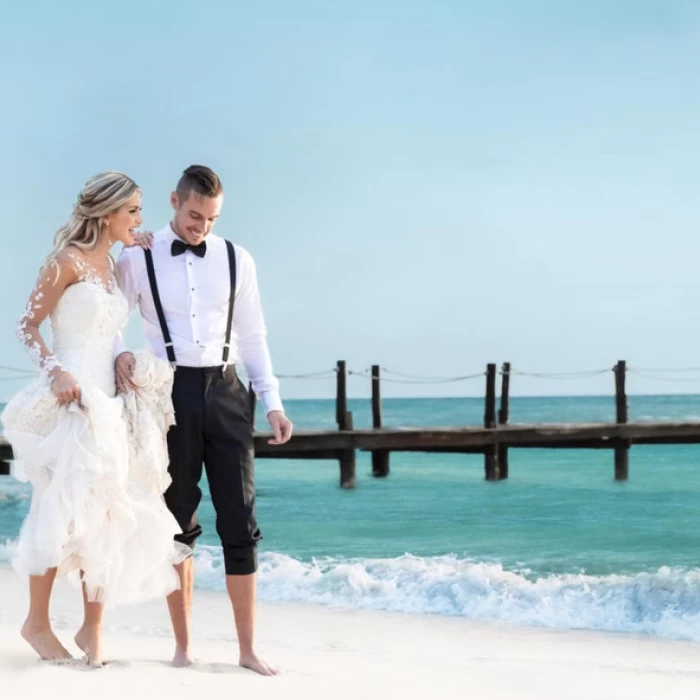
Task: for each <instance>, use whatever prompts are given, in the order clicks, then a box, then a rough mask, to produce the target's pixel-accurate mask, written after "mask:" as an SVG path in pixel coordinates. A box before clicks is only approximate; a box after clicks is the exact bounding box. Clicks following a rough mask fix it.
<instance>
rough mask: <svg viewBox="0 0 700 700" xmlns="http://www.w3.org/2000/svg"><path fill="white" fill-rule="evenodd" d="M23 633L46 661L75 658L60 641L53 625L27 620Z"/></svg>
mask: <svg viewBox="0 0 700 700" xmlns="http://www.w3.org/2000/svg"><path fill="white" fill-rule="evenodd" d="M21 634H22V637H23V638H24V640H25V641H26V642H27V643H28V644H29V646H31V648H32V649H34V651H35V652H36V653H37V654H39V656H40V657H41V658H42V659H43V660H44V661H56V660H60V659H71V658H73V657H72V656H71V655H70V652H69V651H68V649H66V648H65V647H64V646H63V644H61V642H59V641H58V638H57V637H56V635H55V634H54V633H53V630H52V629H51V627H48V626H45V625H44V626H40V625H34V624H32V623H31V622H30V621H29V620H27V621H26V622H25V623H24V625H22V630H21Z"/></svg>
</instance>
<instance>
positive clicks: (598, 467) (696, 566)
mask: <svg viewBox="0 0 700 700" xmlns="http://www.w3.org/2000/svg"><path fill="white" fill-rule="evenodd" d="M350 409H351V410H352V411H353V414H354V419H355V425H356V426H358V427H362V426H368V425H369V421H370V415H369V402H368V401H364V400H363V401H359V400H358V401H354V402H351V405H350ZM287 410H288V412H289V413H290V415H291V416H292V418H293V420H294V421H295V423H296V425H297V427H298V428H322V427H328V428H333V427H334V404H333V402H332V401H326V400H318V401H312V400H308V401H289V402H287ZM384 415H385V422H386V424H387V425H395V426H420V425H444V426H447V425H461V424H478V423H479V422H480V421H481V420H482V416H483V400H481V399H458V398H454V399H394V400H391V399H388V400H385V402H384ZM630 419H631V420H677V419H681V420H700V396H655V397H630ZM511 420H512V422H523V423H527V422H565V421H571V422H579V421H598V420H610V421H611V420H614V402H613V400H612V399H611V398H610V397H605V398H595V397H586V398H514V399H512V401H511ZM357 467H358V479H357V488H356V489H354V490H352V491H344V490H341V489H340V488H339V486H338V482H339V473H338V465H337V462H332V461H328V462H326V461H319V462H316V461H313V462H312V461H309V462H305V461H296V460H295V461H291V460H259V461H258V463H257V484H258V517H259V522H260V525H261V529H262V531H263V536H264V540H263V542H262V543H261V548H260V551H261V555H260V563H261V568H260V597H261V598H262V599H265V600H275V601H294V602H309V603H317V604H330V605H342V606H349V607H361V608H374V609H382V610H396V611H403V612H408V613H434V614H444V615H453V616H462V617H466V618H472V619H482V620H499V621H506V622H513V623H516V624H527V625H537V626H544V627H553V628H586V629H601V630H614V631H626V632H639V633H646V634H653V635H660V636H665V637H674V638H687V639H696V640H700V446H659V447H657V446H653V447H649V446H640V447H633V448H632V450H631V455H630V480H629V481H628V482H626V483H616V482H614V480H613V455H612V451H610V450H588V451H586V450H556V451H555V450H512V451H511V455H510V479H509V480H508V481H504V482H499V483H488V482H485V481H484V478H483V458H482V457H480V456H471V455H430V454H426V455H423V454H404V455H402V454H393V455H392V456H391V474H390V476H389V477H388V478H387V479H375V478H373V477H372V476H371V468H370V463H369V457H368V456H367V455H363V454H361V453H360V454H358V465H357ZM28 504H29V489H28V488H27V487H26V486H25V485H24V484H20V483H18V482H16V481H14V480H13V479H11V478H10V477H0V561H5V562H7V561H9V559H10V558H11V555H12V550H13V540H14V539H15V538H16V536H17V533H18V530H19V526H20V523H21V521H22V518H23V517H24V515H25V513H26V512H27V508H28ZM201 520H202V522H203V526H204V530H205V534H204V536H203V537H202V539H201V543H202V546H201V547H198V551H197V555H196V556H197V570H198V579H197V585H198V586H199V587H202V588H211V589H217V590H223V586H224V583H223V572H222V568H221V556H220V553H219V550H218V547H217V546H216V545H217V540H216V533H215V530H214V523H213V512H212V508H211V502H210V500H209V497H208V495H207V494H206V489H205V498H204V502H203V504H202V507H201Z"/></svg>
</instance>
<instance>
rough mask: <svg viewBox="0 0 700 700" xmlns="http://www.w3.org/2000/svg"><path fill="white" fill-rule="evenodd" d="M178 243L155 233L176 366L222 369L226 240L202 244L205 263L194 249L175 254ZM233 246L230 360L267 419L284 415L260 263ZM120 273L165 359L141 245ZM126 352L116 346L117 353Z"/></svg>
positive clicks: (125, 255)
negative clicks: (240, 371) (265, 314)
mask: <svg viewBox="0 0 700 700" xmlns="http://www.w3.org/2000/svg"><path fill="white" fill-rule="evenodd" d="M175 240H180V239H179V237H178V236H177V235H176V234H175V232H174V231H173V230H172V228H171V227H170V226H167V227H166V228H164V229H163V230H161V231H159V232H158V233H156V234H155V236H154V241H153V266H154V268H155V273H156V281H157V283H158V292H159V294H160V299H161V303H162V305H163V310H164V313H165V319H166V322H167V325H168V330H169V331H170V336H171V339H172V342H173V350H174V351H175V358H176V360H177V364H178V365H183V366H188V367H211V366H217V365H221V364H223V359H222V358H223V348H224V340H225V336H226V320H227V317H228V305H229V297H230V290H231V284H230V279H231V277H230V273H229V265H228V252H227V250H226V242H225V240H224V239H223V238H220V237H219V236H214V235H213V234H209V235H208V236H207V237H206V239H205V240H206V244H207V250H206V254H205V255H204V257H201V258H200V257H198V256H197V255H196V254H195V253H193V252H192V251H190V250H186V251H185V252H184V253H182V254H181V255H177V256H173V255H172V253H171V246H172V244H173V241H175ZM234 248H235V252H236V295H235V301H234V307H233V332H232V338H231V349H230V352H229V359H228V362H229V364H235V363H240V362H242V363H243V366H244V367H245V370H246V373H247V374H248V377H249V379H250V381H251V383H252V385H253V390H254V391H255V393H256V394H257V395H258V396H259V397H260V401H261V402H262V404H263V407H264V409H265V413H266V414H267V413H269V412H270V411H275V410H278V411H281V410H283V407H282V401H281V399H280V393H279V382H278V381H277V379H276V377H275V375H274V374H273V371H272V362H271V360H270V352H269V349H268V346H267V337H266V336H267V331H266V328H265V321H264V318H263V312H262V305H261V303H260V294H259V292H258V281H257V274H256V270H255V262H254V261H253V258H252V257H251V255H250V253H248V251H247V250H245V249H244V248H241V247H240V246H234ZM117 274H118V279H119V286H120V287H121V290H122V292H123V293H124V296H126V298H127V300H128V302H129V310H130V311H131V310H133V309H134V307H135V306H136V305H137V304H138V306H139V308H140V311H141V318H142V320H143V324H144V328H145V331H146V335H147V337H148V341H149V343H150V346H151V349H152V351H153V352H154V353H155V354H156V355H157V356H158V357H160V358H162V359H165V360H167V358H168V356H167V353H166V350H165V341H164V340H163V334H162V332H161V329H160V324H159V322H158V315H157V313H156V308H155V304H154V303H153V296H152V295H151V289H150V286H149V283H148V272H147V270H146V259H145V255H144V252H143V250H142V249H141V248H139V247H138V246H136V247H133V248H125V249H124V250H123V252H122V254H121V256H120V257H119V261H118V263H117ZM122 349H123V348H122V347H121V345H120V344H119V345H118V350H119V351H121V350H122Z"/></svg>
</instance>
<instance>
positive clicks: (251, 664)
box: [238, 652, 280, 676]
mask: <svg viewBox="0 0 700 700" xmlns="http://www.w3.org/2000/svg"><path fill="white" fill-rule="evenodd" d="M238 665H239V666H241V667H243V668H247V669H250V670H251V671H255V672H256V673H259V674H260V675H261V676H277V675H279V673H280V671H279V669H278V668H275V667H274V666H270V664H268V663H266V662H265V661H263V660H262V659H259V658H258V656H257V654H255V653H254V652H250V653H249V654H241V658H240V659H239V661H238Z"/></svg>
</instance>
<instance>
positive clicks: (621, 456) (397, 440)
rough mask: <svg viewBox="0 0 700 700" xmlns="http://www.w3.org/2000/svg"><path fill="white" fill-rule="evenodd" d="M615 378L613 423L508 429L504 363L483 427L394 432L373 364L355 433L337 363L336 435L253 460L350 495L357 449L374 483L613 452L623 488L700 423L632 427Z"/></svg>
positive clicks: (4, 458) (617, 371) (260, 448)
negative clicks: (293, 464) (286, 463)
mask: <svg viewBox="0 0 700 700" xmlns="http://www.w3.org/2000/svg"><path fill="white" fill-rule="evenodd" d="M611 372H612V374H613V375H614V378H615V397H614V401H615V407H616V422H614V423H557V424H512V423H510V422H509V418H510V412H509V399H510V386H511V365H510V363H505V364H504V365H503V366H502V368H501V371H500V376H501V387H500V396H497V378H498V374H499V372H498V370H497V367H496V365H495V364H489V365H487V367H486V371H485V372H484V380H485V393H484V421H483V425H470V426H464V427H444V428H442V427H421V428H396V427H385V426H384V425H383V422H382V401H381V372H380V368H379V366H377V365H375V366H373V367H372V370H371V375H370V376H371V385H372V391H371V405H372V427H371V428H368V429H360V430H357V429H355V428H354V427H353V417H352V413H351V412H350V411H349V410H348V399H347V374H348V372H347V369H346V364H345V362H344V361H340V362H338V363H337V367H336V416H335V418H336V423H337V426H338V427H337V429H336V430H297V431H295V433H294V436H293V437H292V439H291V440H290V441H289V442H288V443H287V444H286V445H270V444H268V440H269V438H270V437H271V434H270V433H268V432H258V431H256V432H255V453H256V457H257V458H259V459H267V458H277V459H305V460H309V459H321V460H337V461H338V463H339V466H340V485H341V487H343V488H353V487H354V486H355V482H356V469H355V458H356V454H357V451H358V450H359V451H365V452H370V453H371V458H372V474H373V476H375V477H380V478H381V477H386V476H388V474H389V457H390V454H391V453H392V452H435V453H438V452H441V453H456V454H483V455H484V475H485V478H486V480H488V481H501V480H503V479H507V478H508V451H509V449H511V448H518V449H521V448H523V449H527V448H569V449H571V448H575V449H612V450H613V451H614V478H615V479H616V480H618V481H624V480H626V479H627V478H628V476H629V450H630V447H631V446H632V445H650V444H687V443H700V421H696V422H637V423H634V422H633V423H631V422H629V421H628V411H627V394H626V386H625V378H626V374H627V367H626V363H625V362H624V361H620V362H618V363H617V364H616V365H615V367H613V368H612V370H611ZM499 399H500V401H499ZM612 400H613V399H612V397H611V401H612ZM251 404H252V405H251V409H252V411H251V414H252V415H255V397H254V394H252V392H251ZM497 404H498V408H497ZM11 459H12V449H11V446H10V445H9V444H8V443H7V442H6V441H4V440H3V439H2V438H0V474H7V473H9V461H10V460H11Z"/></svg>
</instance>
